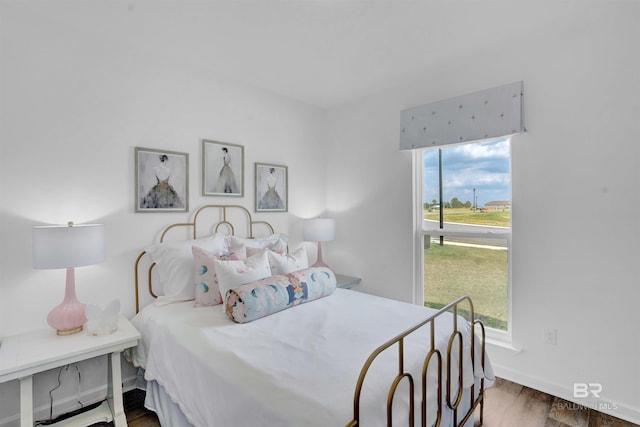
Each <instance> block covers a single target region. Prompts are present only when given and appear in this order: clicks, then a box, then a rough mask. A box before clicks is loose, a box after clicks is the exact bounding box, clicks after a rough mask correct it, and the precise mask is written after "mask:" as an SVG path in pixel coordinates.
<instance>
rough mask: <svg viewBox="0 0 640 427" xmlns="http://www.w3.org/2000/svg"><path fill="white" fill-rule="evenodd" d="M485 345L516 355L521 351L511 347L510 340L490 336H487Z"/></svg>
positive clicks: (513, 346)
mask: <svg viewBox="0 0 640 427" xmlns="http://www.w3.org/2000/svg"><path fill="white" fill-rule="evenodd" d="M485 342H486V344H487V345H488V346H490V347H494V348H499V349H502V350H507V351H508V352H510V353H513V354H518V353H521V352H522V349H521V348H519V347H516V346H515V345H513V342H512V341H511V339H505V338H502V337H495V336H491V334H487V337H486V341H485Z"/></svg>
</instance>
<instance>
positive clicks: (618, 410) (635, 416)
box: [492, 364, 640, 424]
mask: <svg viewBox="0 0 640 427" xmlns="http://www.w3.org/2000/svg"><path fill="white" fill-rule="evenodd" d="M492 367H493V371H494V373H495V374H496V376H498V377H500V378H504V379H505V380H508V381H511V382H514V383H517V384H521V385H523V386H526V387H529V388H532V389H535V390H538V391H541V392H543V393H547V394H550V395H552V396H556V397H559V398H561V399H564V400H567V401H569V402H572V403H575V404H576V405H579V406H584V407H588V408H591V409H595V410H596V411H599V412H603V413H605V414H607V415H611V416H612V417H616V418H620V419H622V420H625V421H629V422H631V423H635V424H640V408H636V407H633V406H630V405H627V404H624V403H619V402H614V401H613V400H611V399H607V397H606V396H603V397H600V398H599V399H598V400H597V401H586V400H585V399H576V398H574V397H573V390H572V389H569V388H567V387H566V386H564V385H561V384H557V383H553V382H550V381H547V380H544V379H541V378H537V377H532V376H529V375H527V374H524V373H522V372H518V371H514V370H512V369H509V368H505V367H504V366H500V365H496V364H492Z"/></svg>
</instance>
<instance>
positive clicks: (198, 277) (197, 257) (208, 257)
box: [191, 246, 247, 307]
mask: <svg viewBox="0 0 640 427" xmlns="http://www.w3.org/2000/svg"><path fill="white" fill-rule="evenodd" d="M191 250H192V251H193V265H194V266H195V271H194V279H195V297H196V300H195V302H194V303H193V305H194V306H195V307H206V306H210V305H216V304H221V303H222V295H221V294H220V288H219V287H218V278H217V277H216V269H215V261H219V260H234V261H237V260H243V259H245V258H246V257H247V252H246V250H245V248H244V246H242V247H238V248H237V250H236V251H234V252H232V253H230V254H228V255H222V256H217V255H214V254H213V253H211V252H209V251H207V250H204V249H202V248H199V247H197V246H194V247H192V248H191Z"/></svg>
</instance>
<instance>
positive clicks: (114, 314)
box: [85, 299, 120, 335]
mask: <svg viewBox="0 0 640 427" xmlns="http://www.w3.org/2000/svg"><path fill="white" fill-rule="evenodd" d="M119 313H120V301H119V300H117V299H114V300H113V301H110V302H109V303H107V305H106V306H105V307H104V309H102V308H100V307H98V306H97V305H94V304H87V305H86V306H85V316H86V317H87V323H86V324H85V327H86V328H87V331H88V332H89V334H90V335H107V334H110V333H112V332H113V331H115V330H116V329H118V314H119Z"/></svg>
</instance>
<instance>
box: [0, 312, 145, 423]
mask: <svg viewBox="0 0 640 427" xmlns="http://www.w3.org/2000/svg"><path fill="white" fill-rule="evenodd" d="M139 339H140V333H139V332H138V331H137V330H136V329H135V328H134V327H133V325H132V324H131V323H130V322H129V321H128V320H127V319H126V318H125V317H124V316H122V315H121V316H120V319H119V321H118V329H117V330H116V331H114V332H113V333H112V334H110V335H100V336H90V335H88V333H87V332H86V330H83V331H82V332H79V333H77V334H74V335H68V336H58V335H56V331H54V330H53V329H45V330H41V331H35V332H29V333H26V334H21V335H15V336H10V337H4V338H3V340H2V346H0V383H3V382H6V381H11V380H15V379H18V380H20V426H21V427H33V375H34V374H37V373H38V372H43V371H46V370H49V369H54V368H57V367H60V366H65V365H68V364H70V363H76V362H80V361H82V360H87V359H91V358H93V357H97V356H102V355H104V354H107V355H108V366H109V378H108V388H107V390H108V392H107V400H106V401H105V402H103V403H102V404H101V405H100V406H98V407H97V408H94V409H92V410H91V411H87V412H84V413H81V414H78V415H77V416H75V417H73V418H68V419H66V420H63V421H60V422H59V423H56V424H55V425H56V426H63V425H64V426H87V425H91V424H94V423H97V422H111V421H113V423H114V425H115V427H122V426H126V425H127V419H126V417H125V414H124V405H123V402H122V371H121V366H120V353H121V352H122V351H123V350H125V349H127V348H130V347H135V346H136V345H137V344H138V340H139Z"/></svg>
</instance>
